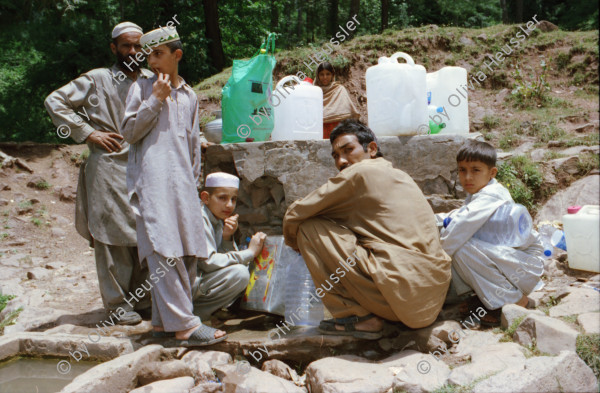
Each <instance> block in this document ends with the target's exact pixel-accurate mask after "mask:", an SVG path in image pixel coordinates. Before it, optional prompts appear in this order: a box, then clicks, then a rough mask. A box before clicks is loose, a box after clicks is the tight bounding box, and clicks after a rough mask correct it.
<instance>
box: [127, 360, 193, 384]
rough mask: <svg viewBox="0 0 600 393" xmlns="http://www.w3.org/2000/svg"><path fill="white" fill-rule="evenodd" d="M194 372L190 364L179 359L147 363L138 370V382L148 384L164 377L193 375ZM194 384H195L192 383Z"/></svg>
mask: <svg viewBox="0 0 600 393" xmlns="http://www.w3.org/2000/svg"><path fill="white" fill-rule="evenodd" d="M193 375H194V374H193V372H192V370H191V369H190V367H188V365H187V364H186V363H185V362H184V361H182V360H179V359H174V360H168V361H163V362H152V363H148V364H145V365H144V366H143V367H142V368H141V369H140V370H139V371H138V382H139V383H140V384H141V385H147V384H149V383H152V382H156V381H160V380H163V379H171V378H178V377H185V376H188V377H191V376H193ZM192 386H193V385H192Z"/></svg>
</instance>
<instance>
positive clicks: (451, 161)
mask: <svg viewBox="0 0 600 393" xmlns="http://www.w3.org/2000/svg"><path fill="white" fill-rule="evenodd" d="M479 136H480V134H479V133H472V134H469V135H468V136H461V135H419V136H400V137H379V138H378V144H379V147H380V149H381V152H382V153H383V156H384V158H385V159H387V160H389V161H391V162H392V164H393V166H394V167H395V168H398V169H401V170H403V171H405V172H406V173H408V174H409V175H410V176H411V177H412V178H413V179H414V180H415V182H416V183H417V184H418V185H419V187H420V188H421V190H422V191H423V194H425V196H426V197H427V199H428V201H429V203H430V204H431V206H432V207H433V210H434V212H442V211H449V210H452V209H454V208H456V207H459V206H460V205H461V203H462V201H461V200H460V199H461V198H464V197H465V196H466V194H465V193H464V191H463V189H462V188H461V186H460V184H459V183H458V172H457V169H456V153H457V152H458V149H459V148H460V146H461V145H462V144H463V143H464V142H465V141H466V140H467V139H469V138H477V137H479ZM204 165H205V167H204V173H205V174H208V173H212V172H218V171H223V172H228V173H231V174H234V175H236V176H238V177H240V179H241V183H240V193H239V196H238V202H239V203H238V205H237V208H236V212H237V213H239V214H240V218H239V223H240V232H241V238H242V239H244V238H246V237H247V236H251V235H252V234H254V233H256V232H257V231H262V232H265V233H266V234H268V235H281V233H282V228H281V226H282V222H283V216H284V215H285V212H286V210H287V207H288V206H289V205H290V204H291V203H292V202H294V201H295V200H296V199H298V198H302V197H304V196H306V195H307V194H308V193H310V192H311V191H313V190H315V189H316V188H318V187H319V186H321V185H323V184H324V183H326V182H327V179H329V178H330V177H332V176H335V175H336V174H337V173H338V171H337V169H336V167H335V165H334V162H333V159H332V158H331V143H330V142H329V140H317V141H277V142H252V143H235V144H225V145H214V146H210V147H209V148H208V149H207V152H206V155H205V164H204Z"/></svg>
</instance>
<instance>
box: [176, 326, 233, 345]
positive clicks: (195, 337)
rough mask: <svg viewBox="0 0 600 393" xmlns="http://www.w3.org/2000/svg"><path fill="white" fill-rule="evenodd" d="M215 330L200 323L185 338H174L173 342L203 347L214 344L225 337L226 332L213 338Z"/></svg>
mask: <svg viewBox="0 0 600 393" xmlns="http://www.w3.org/2000/svg"><path fill="white" fill-rule="evenodd" d="M217 330H218V329H214V328H211V327H208V326H206V325H204V324H202V325H200V326H199V327H198V329H196V330H194V333H192V335H191V336H190V337H189V338H188V339H187V340H175V342H176V343H177V345H180V346H182V347H204V346H207V345H212V344H216V343H218V342H221V341H223V340H225V339H226V338H227V334H226V335H224V336H223V337H219V338H215V332H216V331H217Z"/></svg>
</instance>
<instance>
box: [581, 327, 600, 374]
mask: <svg viewBox="0 0 600 393" xmlns="http://www.w3.org/2000/svg"><path fill="white" fill-rule="evenodd" d="M576 352H577V355H579V357H580V358H581V360H583V361H584V362H585V364H587V365H588V367H589V368H591V369H592V371H593V372H594V375H595V376H596V379H598V378H600V334H581V335H579V336H577V345H576Z"/></svg>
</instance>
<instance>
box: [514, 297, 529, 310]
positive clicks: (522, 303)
mask: <svg viewBox="0 0 600 393" xmlns="http://www.w3.org/2000/svg"><path fill="white" fill-rule="evenodd" d="M515 304H516V305H517V306H521V307H524V308H527V305H528V304H529V298H528V297H527V295H523V297H522V298H521V300H519V301H518V302H517V303H515Z"/></svg>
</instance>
